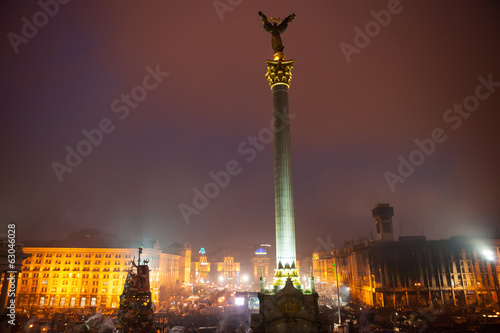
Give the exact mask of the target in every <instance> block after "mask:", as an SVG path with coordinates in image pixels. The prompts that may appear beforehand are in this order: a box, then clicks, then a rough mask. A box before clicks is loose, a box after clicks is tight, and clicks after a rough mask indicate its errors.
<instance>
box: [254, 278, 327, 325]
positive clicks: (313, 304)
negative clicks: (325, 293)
mask: <svg viewBox="0 0 500 333" xmlns="http://www.w3.org/2000/svg"><path fill="white" fill-rule="evenodd" d="M259 301H260V309H259V313H258V314H253V315H252V318H251V319H252V320H251V327H252V330H253V332H256V333H270V332H272V333H323V332H328V323H327V321H326V318H322V317H321V316H320V312H319V308H318V294H317V293H315V292H302V291H301V290H298V289H297V288H295V287H294V286H293V282H292V280H291V279H290V278H288V279H287V281H286V284H285V286H284V288H283V289H281V290H280V291H278V292H277V293H266V292H261V293H259Z"/></svg>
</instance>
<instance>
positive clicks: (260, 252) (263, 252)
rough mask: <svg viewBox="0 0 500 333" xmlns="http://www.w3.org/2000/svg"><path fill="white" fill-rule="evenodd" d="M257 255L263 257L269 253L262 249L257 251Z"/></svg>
mask: <svg viewBox="0 0 500 333" xmlns="http://www.w3.org/2000/svg"><path fill="white" fill-rule="evenodd" d="M255 254H256V255H259V256H261V255H266V254H267V252H266V250H264V249H263V248H260V249H258V250H257V251H255Z"/></svg>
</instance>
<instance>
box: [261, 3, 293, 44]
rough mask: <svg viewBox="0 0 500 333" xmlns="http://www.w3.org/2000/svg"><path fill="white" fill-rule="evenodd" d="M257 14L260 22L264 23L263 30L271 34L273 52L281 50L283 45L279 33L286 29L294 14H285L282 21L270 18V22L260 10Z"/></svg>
mask: <svg viewBox="0 0 500 333" xmlns="http://www.w3.org/2000/svg"><path fill="white" fill-rule="evenodd" d="M259 16H260V17H261V18H262V23H264V30H266V31H267V32H270V33H271V34H272V46H273V50H274V52H283V49H284V46H283V42H282V41H281V37H280V34H282V33H283V32H284V31H285V30H286V28H287V26H288V23H289V22H292V21H293V19H294V18H295V14H291V15H289V16H287V17H286V18H285V19H284V20H283V21H281V20H279V19H277V20H276V19H272V18H270V20H271V21H273V23H272V24H271V23H270V22H269V20H268V19H267V17H266V15H264V14H263V13H262V12H259ZM278 23H279V24H278Z"/></svg>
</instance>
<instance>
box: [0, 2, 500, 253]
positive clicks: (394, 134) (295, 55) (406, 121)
mask: <svg viewBox="0 0 500 333" xmlns="http://www.w3.org/2000/svg"><path fill="white" fill-rule="evenodd" d="M44 1H46V2H47V3H49V4H52V5H50V6H48V7H47V8H48V9H47V10H48V11H50V12H51V15H45V14H43V13H41V11H42V10H43V9H42V7H41V5H40V4H39V3H38V2H36V1H14V0H11V1H2V4H0V13H1V19H0V27H1V34H2V36H3V37H2V43H1V44H0V45H1V73H2V75H1V77H0V88H1V93H0V96H1V97H0V98H1V100H0V101H1V103H0V105H1V113H0V124H1V126H2V130H1V132H0V149H1V157H2V159H1V164H0V219H1V222H2V225H4V231H2V230H0V233H4V232H6V230H7V229H6V224H7V223H12V222H15V223H17V239H18V240H19V241H23V240H28V239H40V240H43V239H56V238H65V237H66V235H67V234H68V233H70V232H74V231H77V230H80V229H84V228H99V229H102V230H105V231H107V232H111V233H114V234H116V235H118V236H119V237H121V238H123V239H129V238H139V239H140V238H144V239H149V238H160V239H162V240H163V241H165V242H167V243H168V242H174V241H177V242H180V243H182V242H184V241H189V242H191V243H192V244H193V247H194V248H199V247H201V246H204V247H205V248H206V249H207V251H210V249H213V248H215V247H218V246H241V245H244V244H246V243H248V242H257V243H270V244H274V243H275V239H274V237H275V236H274V187H273V186H274V185H273V149H272V143H263V142H262V141H260V142H259V145H258V148H259V149H257V148H253V153H250V152H249V151H251V149H250V148H251V147H252V146H251V144H250V139H249V137H257V138H258V134H259V133H260V132H261V131H262V130H263V129H265V128H266V127H269V122H270V120H271V117H272V98H271V91H270V89H269V85H268V82H267V80H266V78H265V76H264V74H265V72H266V63H265V61H266V59H270V58H271V57H272V54H273V51H272V48H271V35H270V34H269V33H267V32H265V31H264V29H263V27H262V22H261V20H260V17H259V16H258V15H257V13H258V11H259V10H262V11H263V12H264V13H265V14H266V15H267V16H271V17H281V18H284V17H285V16H287V15H289V14H291V13H293V12H294V13H296V15H297V17H296V19H295V20H294V21H293V22H291V23H290V24H289V25H288V28H287V30H286V32H285V33H284V34H283V35H282V39H283V44H284V45H285V50H284V52H285V55H286V57H287V58H288V59H295V67H294V70H293V79H292V84H291V88H290V113H291V114H292V115H294V118H293V119H292V120H291V131H292V132H291V137H292V152H293V153H292V155H293V156H292V159H293V173H294V191H295V215H296V219H295V222H296V234H297V251H298V252H303V253H305V252H310V251H312V250H313V249H315V248H316V247H317V246H319V245H321V244H322V243H327V242H328V239H330V240H331V241H334V242H335V243H343V242H344V241H347V240H352V239H353V238H355V239H358V238H359V237H370V233H371V232H372V231H374V229H375V222H374V219H373V218H372V216H371V209H372V208H373V207H374V205H375V204H377V203H378V202H389V203H390V204H391V205H392V206H393V207H394V209H395V216H394V229H395V234H396V236H399V235H400V234H402V235H422V233H424V234H425V235H426V236H427V238H428V239H441V238H448V237H450V236H453V235H464V234H473V233H474V234H475V233H488V234H492V233H494V232H495V225H496V224H498V222H499V218H500V206H499V201H498V199H500V190H499V189H500V176H499V172H498V170H499V169H500V157H499V149H498V144H499V142H500V130H499V129H498V124H499V119H500V117H499V111H500V110H499V106H500V61H499V60H500V46H499V44H500V43H499V42H500V39H499V36H500V24H499V21H498V18H499V17H500V6H499V5H498V2H497V1H493V0H492V1H451V0H449V1H423V0H414V1H408V0H402V1H401V2H397V1H389V2H388V1H372V0H370V1H307V2H306V1H249V0H243V1H241V0H232V1H230V0H221V1H174V0H170V1H165V0H163V1H118V0H115V1H78V0H74V1H71V2H69V3H67V4H59V5H57V7H58V8H57V7H56V6H54V3H55V2H54V1H53V0H52V1H50V0H44ZM61 2H64V1H62V0H61ZM42 3H43V1H42ZM387 14H389V15H387ZM52 16H53V17H52ZM377 18H378V20H379V21H380V22H382V23H378V21H377ZM34 21H35V23H37V24H38V25H39V27H36V26H34V28H35V29H33V27H31V25H32V24H33V22H34ZM26 22H27V23H26ZM23 27H24V28H23ZM366 29H368V31H366ZM360 31H361V33H360ZM151 73H154V74H151ZM488 81H489V83H488ZM146 88H147V89H146ZM134 96H135V97H134ZM127 98H128V100H127ZM134 98H135V100H134ZM463 104H465V106H461V105H463ZM454 105H455V106H454ZM459 108H461V110H459ZM466 108H467V109H466ZM469 109H470V110H472V111H468V110H469ZM99 128H101V129H99ZM96 129H99V130H96ZM105 132H107V133H105ZM264 132H265V130H264ZM264 132H262V133H264ZM84 133H87V135H90V136H92V135H93V137H92V138H93V140H94V142H95V143H96V144H89V143H85V142H83V143H81V142H82V141H85V140H87V142H88V139H87V138H86V136H85V134H84ZM433 137H434V140H435V141H433V142H434V143H431V141H430V140H432V138H433ZM266 139H267V137H265V138H264V140H266ZM415 140H419V142H420V145H421V146H423V148H419V146H418V145H417V143H415ZM266 142H267V141H266ZM436 142H437V143H436ZM67 147H69V149H70V150H75V151H76V150H77V149H80V151H82V152H83V153H85V154H86V155H87V156H83V157H81V161H79V158H77V157H74V156H73V157H70V163H71V164H72V165H73V167H71V166H69V164H68V162H67V161H66V158H67V154H68V148H67ZM238 147H240V148H238ZM256 147H257V146H256ZM245 149H246V150H245ZM418 149H420V152H419V151H417V150H418ZM242 150H245V151H246V153H242ZM422 150H423V152H422ZM400 156H401V157H400ZM401 160H404V161H409V160H412V161H413V162H414V163H415V164H418V165H417V166H415V167H412V169H414V170H412V169H409V168H408V165H406V166H401V167H399V165H400V163H402V164H405V163H410V162H401ZM230 161H236V162H231V163H233V164H234V163H237V165H238V167H239V169H238V170H239V171H240V172H239V173H238V174H237V175H232V176H231V177H230V179H229V184H227V185H226V186H225V187H224V188H218V192H219V193H218V194H217V193H216V194H217V195H214V194H213V193H214V192H211V193H212V194H211V195H212V196H213V198H209V199H208V200H209V202H208V204H207V203H206V202H204V203H203V202H201V203H200V202H198V203H197V205H198V208H201V209H198V210H197V214H191V215H190V216H189V219H185V218H184V217H183V215H182V214H181V211H180V209H179V205H181V204H185V206H190V207H194V205H193V198H194V196H195V192H196V190H194V189H197V190H200V191H203V189H204V187H205V185H206V184H208V183H210V182H213V179H212V177H211V176H210V173H211V172H213V173H218V172H220V171H221V170H225V169H226V167H227V164H228V163H229V162H230ZM398 168H399V169H400V171H398ZM55 170H59V171H58V172H59V176H58V172H56V171H55ZM70 171H71V172H70ZM387 178H388V179H389V182H388V181H387ZM403 181H404V182H403ZM391 187H392V188H391ZM212 190H214V188H213V187H212ZM185 206H184V207H185ZM187 220H189V223H186V221H187ZM318 239H320V240H318Z"/></svg>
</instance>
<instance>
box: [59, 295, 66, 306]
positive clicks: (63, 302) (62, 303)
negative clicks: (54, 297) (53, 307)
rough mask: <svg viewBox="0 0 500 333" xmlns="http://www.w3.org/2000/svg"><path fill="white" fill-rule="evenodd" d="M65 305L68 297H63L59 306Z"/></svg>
mask: <svg viewBox="0 0 500 333" xmlns="http://www.w3.org/2000/svg"><path fill="white" fill-rule="evenodd" d="M65 303H66V297H64V296H63V297H61V300H60V301H59V306H60V307H63V306H64V304H65Z"/></svg>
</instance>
